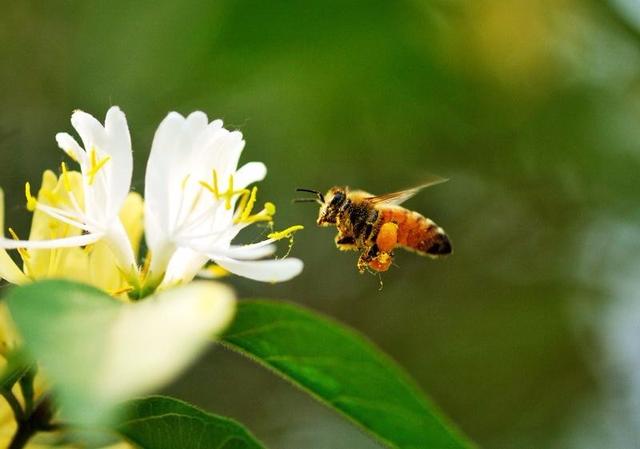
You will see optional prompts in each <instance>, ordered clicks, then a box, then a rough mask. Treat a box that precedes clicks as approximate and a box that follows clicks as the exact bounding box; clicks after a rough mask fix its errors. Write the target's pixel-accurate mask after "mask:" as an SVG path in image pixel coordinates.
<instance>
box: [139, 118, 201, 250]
mask: <svg viewBox="0 0 640 449" xmlns="http://www.w3.org/2000/svg"><path fill="white" fill-rule="evenodd" d="M186 126H187V125H186V119H185V118H184V117H183V116H182V115H180V114H178V113H177V112H170V113H169V114H168V115H167V116H166V117H165V119H164V120H162V122H161V123H160V126H158V129H157V130H156V133H155V136H154V138H153V143H152V145H151V154H150V155H149V160H148V162H147V169H146V175H145V190H144V199H145V228H148V229H150V230H151V232H150V233H147V234H146V239H147V245H148V246H149V248H151V250H152V251H153V250H154V249H155V248H157V247H159V246H160V245H162V244H163V241H164V240H167V239H168V238H169V235H168V233H169V231H170V228H171V226H172V225H173V221H172V219H173V217H172V216H171V212H172V207H173V208H174V209H175V208H177V205H176V203H177V202H178V201H179V200H180V196H181V195H183V194H184V192H183V191H182V188H181V187H182V186H181V183H182V182H183V181H184V180H185V177H186V176H188V170H187V171H185V170H182V169H181V167H183V166H184V165H185V160H186V159H188V158H189V155H190V151H192V148H191V144H190V142H189V139H188V136H187V135H186V134H185V129H186ZM174 213H175V212H174ZM151 220H152V221H153V223H148V222H149V221H151Z"/></svg>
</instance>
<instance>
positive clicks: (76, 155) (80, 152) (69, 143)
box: [56, 133, 87, 164]
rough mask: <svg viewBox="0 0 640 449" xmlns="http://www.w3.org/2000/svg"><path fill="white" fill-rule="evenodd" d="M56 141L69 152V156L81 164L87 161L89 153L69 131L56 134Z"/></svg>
mask: <svg viewBox="0 0 640 449" xmlns="http://www.w3.org/2000/svg"><path fill="white" fill-rule="evenodd" d="M56 142H57V143H58V146H59V147H60V149H61V150H62V151H64V152H65V153H67V154H68V155H69V157H71V158H72V159H74V160H76V161H78V162H79V163H81V164H84V163H85V159H86V156H87V153H86V152H85V151H84V149H83V148H82V147H81V146H80V145H78V142H77V141H76V139H74V138H73V137H71V135H69V134H67V133H58V134H56Z"/></svg>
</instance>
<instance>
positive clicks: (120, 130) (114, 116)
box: [102, 106, 133, 216]
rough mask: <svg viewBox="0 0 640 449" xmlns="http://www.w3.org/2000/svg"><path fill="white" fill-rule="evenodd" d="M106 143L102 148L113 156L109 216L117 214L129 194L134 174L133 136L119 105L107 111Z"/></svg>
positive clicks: (110, 168)
mask: <svg viewBox="0 0 640 449" xmlns="http://www.w3.org/2000/svg"><path fill="white" fill-rule="evenodd" d="M105 132H106V145H105V146H104V147H103V148H102V150H103V151H104V152H105V153H106V154H108V155H109V156H111V160H110V161H109V162H108V164H111V167H109V175H110V178H111V179H110V186H109V187H110V190H111V192H110V196H109V203H110V204H109V206H110V208H111V210H110V211H108V212H107V214H108V215H109V216H114V215H117V214H118V213H119V212H120V208H121V206H122V204H123V203H124V200H125V198H126V197H127V195H128V194H129V189H130V188H131V176H132V175H133V153H132V152H131V136H130V135H129V126H128V124H127V118H126V117H125V115H124V113H123V112H122V111H121V110H120V108H118V107H117V106H113V107H111V108H110V109H109V110H108V111H107V117H106V119H105Z"/></svg>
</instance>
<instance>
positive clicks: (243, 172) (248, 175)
mask: <svg viewBox="0 0 640 449" xmlns="http://www.w3.org/2000/svg"><path fill="white" fill-rule="evenodd" d="M265 176H267V166H266V165H264V164H263V163H262V162H249V163H246V164H244V165H243V166H242V167H240V168H239V169H238V171H237V172H236V176H235V182H236V184H237V185H238V187H239V188H241V189H243V188H245V187H247V186H248V185H250V184H253V183H254V182H258V181H262V180H263V179H264V177H265Z"/></svg>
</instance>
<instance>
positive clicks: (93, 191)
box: [0, 106, 137, 277]
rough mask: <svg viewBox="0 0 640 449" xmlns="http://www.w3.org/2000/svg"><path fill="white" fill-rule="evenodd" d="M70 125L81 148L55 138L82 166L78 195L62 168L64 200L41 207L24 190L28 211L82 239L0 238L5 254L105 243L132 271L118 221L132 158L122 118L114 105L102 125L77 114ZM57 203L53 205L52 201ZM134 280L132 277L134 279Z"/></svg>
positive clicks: (71, 140)
mask: <svg viewBox="0 0 640 449" xmlns="http://www.w3.org/2000/svg"><path fill="white" fill-rule="evenodd" d="M71 124H72V125H73V127H74V128H75V129H76V131H77V132H78V134H79V135H80V138H81V139H82V143H83V146H80V145H79V144H78V142H77V141H76V140H75V139H74V138H73V137H71V136H70V135H69V134H67V133H59V134H57V135H56V140H57V142H58V146H59V147H60V148H61V149H62V150H64V151H65V153H67V154H68V155H69V157H71V159H73V160H74V161H75V162H77V163H78V164H79V165H80V171H81V173H82V195H81V196H79V195H76V194H75V193H74V191H73V190H72V187H71V183H70V181H69V175H68V172H67V167H66V165H65V164H64V163H63V164H62V175H61V177H62V180H63V181H64V182H65V183H66V185H67V193H68V195H67V196H68V201H60V202H59V204H56V205H52V204H44V203H42V202H39V201H38V200H37V199H36V198H35V197H34V196H33V195H32V194H31V186H30V185H29V183H27V184H26V186H25V193H26V196H27V208H28V209H29V210H31V211H34V210H39V211H41V212H43V213H45V214H47V215H49V216H50V217H52V218H54V219H56V220H59V221H60V222H62V223H66V224H69V225H71V226H74V227H75V228H78V229H80V230H82V232H83V233H82V234H81V235H77V236H72V237H65V238H57V239H50V240H17V239H13V240H12V239H7V238H2V239H1V240H0V247H2V248H5V249H15V248H27V249H48V248H67V247H75V246H83V245H89V244H92V243H95V242H97V241H98V240H101V239H104V241H105V243H107V244H108V246H109V248H110V249H111V251H112V252H113V254H114V256H115V258H116V260H117V263H118V265H119V266H120V268H121V269H122V270H123V271H124V272H126V273H131V274H133V273H134V272H136V270H137V269H136V261H135V257H134V252H133V249H132V248H131V243H130V241H129V239H128V238H127V234H126V232H125V230H124V227H123V225H122V223H121V221H120V219H119V217H118V214H119V213H120V210H121V208H122V205H123V203H124V201H125V199H126V197H127V194H128V193H129V187H130V185H131V175H132V170H133V158H132V154H131V138H130V136H129V128H128V126H127V119H126V118H125V115H124V113H123V112H122V111H121V110H120V109H119V108H118V107H116V106H114V107H112V108H110V109H109V111H107V116H106V119H105V123H104V126H103V125H102V124H101V123H100V122H99V121H98V120H96V119H95V118H94V117H93V116H91V115H89V114H87V113H86V112H82V111H75V112H74V113H73V115H72V116H71ZM54 203H55V201H54ZM132 277H133V276H132Z"/></svg>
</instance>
